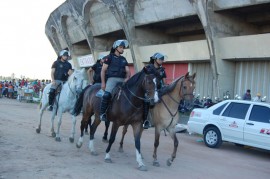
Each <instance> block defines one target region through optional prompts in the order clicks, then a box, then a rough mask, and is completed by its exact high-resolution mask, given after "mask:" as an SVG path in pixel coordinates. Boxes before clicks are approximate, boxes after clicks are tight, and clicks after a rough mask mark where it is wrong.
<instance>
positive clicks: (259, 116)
mask: <svg viewBox="0 0 270 179" xmlns="http://www.w3.org/2000/svg"><path fill="white" fill-rule="evenodd" d="M188 128H189V132H193V133H198V134H202V135H203V138H204V143H205V145H206V146H208V147H210V148H218V147H220V146H221V144H222V141H228V142H233V143H236V144H241V145H248V146H253V147H257V148H262V149H266V150H270V104H268V103H262V102H253V101H244V100H225V101H222V102H220V103H218V104H216V105H214V106H212V107H210V108H207V109H205V108H197V109H193V111H192V112H191V114H190V118H189V121H188Z"/></svg>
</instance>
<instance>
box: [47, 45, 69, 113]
mask: <svg viewBox="0 0 270 179" xmlns="http://www.w3.org/2000/svg"><path fill="white" fill-rule="evenodd" d="M69 56H70V55H69V51H67V50H62V51H61V52H60V53H59V57H58V58H57V60H56V61H55V62H54V63H53V65H52V69H51V78H52V85H51V88H50V93H49V107H48V110H49V111H52V109H53V102H54V98H55V90H56V88H57V87H58V86H59V85H60V84H62V83H63V82H65V81H67V79H68V76H69V75H71V74H72V66H71V64H70V63H69V62H68V61H67V59H68V57H69Z"/></svg>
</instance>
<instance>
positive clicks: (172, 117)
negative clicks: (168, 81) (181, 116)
mask: <svg viewBox="0 0 270 179" xmlns="http://www.w3.org/2000/svg"><path fill="white" fill-rule="evenodd" d="M181 78H183V77H181ZM179 80H181V79H179ZM182 84H183V80H182V81H181V84H180V91H181V90H182ZM165 95H168V96H169V97H170V98H171V99H172V100H173V102H175V103H176V104H178V105H180V102H178V101H177V100H175V99H174V98H173V97H172V96H171V95H170V94H169V93H168V94H165ZM188 95H193V94H184V95H181V96H180V95H179V96H180V100H181V99H183V98H184V97H185V96H188ZM161 102H162V104H164V106H165V108H166V109H167V111H168V112H169V113H170V115H171V122H170V124H169V125H168V126H167V127H166V128H165V129H168V127H169V126H170V125H171V124H172V122H173V119H174V117H175V116H176V114H177V113H178V109H177V110H176V112H175V113H174V114H173V113H172V112H171V110H170V109H169V107H168V105H167V104H166V103H165V102H164V100H163V99H162V98H161Z"/></svg>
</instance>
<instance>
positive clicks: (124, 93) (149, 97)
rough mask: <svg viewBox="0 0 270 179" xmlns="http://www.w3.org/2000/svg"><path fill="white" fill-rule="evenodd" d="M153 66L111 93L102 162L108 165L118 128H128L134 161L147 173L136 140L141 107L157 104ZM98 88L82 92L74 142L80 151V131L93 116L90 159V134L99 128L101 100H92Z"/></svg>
mask: <svg viewBox="0 0 270 179" xmlns="http://www.w3.org/2000/svg"><path fill="white" fill-rule="evenodd" d="M154 74H155V70H154V67H153V66H146V67H144V68H143V70H142V71H141V72H139V73H137V74H135V75H134V76H132V77H131V78H130V79H129V80H128V81H127V82H126V83H125V84H124V85H123V86H122V87H121V88H120V89H119V91H118V92H116V93H114V95H113V96H114V97H113V100H112V101H111V105H110V107H109V108H108V110H107V118H108V119H109V120H110V121H111V122H113V126H112V130H111V135H110V139H109V144H108V147H107V149H106V156H105V162H109V163H111V157H110V154H109V152H110V149H111V146H112V144H113V142H114V140H115V136H116V133H117V131H118V128H119V126H121V125H127V124H130V125H131V126H132V128H133V133H134V140H135V147H136V159H137V162H138V165H139V167H138V169H139V170H147V169H146V167H145V165H144V163H143V160H142V157H141V151H140V138H141V131H142V120H143V103H144V101H145V100H146V101H149V102H150V103H152V104H153V103H154V102H156V101H157V100H158V97H157V92H156V80H155V79H156V78H155V75H154ZM99 89H100V86H98V85H93V86H92V87H90V88H89V89H88V90H86V91H85V94H84V100H83V118H82V121H81V137H80V138H79V141H78V142H77V147H78V148H80V147H81V146H82V143H83V134H84V128H85V126H86V125H87V124H88V123H89V120H91V116H92V115H93V114H94V115H95V120H94V122H93V123H92V124H91V126H90V142H89V149H90V151H91V154H92V155H96V152H95V149H94V143H93V141H94V134H95V131H96V128H97V126H98V125H99V124H100V118H99V113H100V109H99V107H100V102H101V99H100V98H98V97H96V93H97V91H98V90H99Z"/></svg>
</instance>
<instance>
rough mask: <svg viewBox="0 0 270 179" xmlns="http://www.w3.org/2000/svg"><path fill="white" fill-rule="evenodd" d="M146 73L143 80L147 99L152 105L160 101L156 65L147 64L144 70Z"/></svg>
mask: <svg viewBox="0 0 270 179" xmlns="http://www.w3.org/2000/svg"><path fill="white" fill-rule="evenodd" d="M142 71H143V72H144V73H145V76H144V80H143V84H142V86H143V88H144V91H145V98H146V101H148V102H150V105H154V104H155V102H157V101H158V94H157V83H156V76H155V73H156V69H155V68H154V66H151V65H147V66H145V67H144V68H143V70H142Z"/></svg>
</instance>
